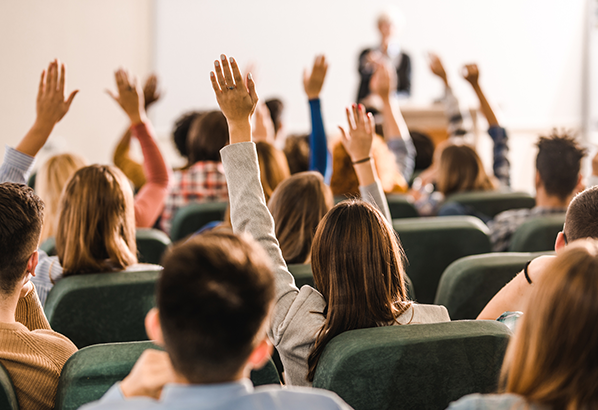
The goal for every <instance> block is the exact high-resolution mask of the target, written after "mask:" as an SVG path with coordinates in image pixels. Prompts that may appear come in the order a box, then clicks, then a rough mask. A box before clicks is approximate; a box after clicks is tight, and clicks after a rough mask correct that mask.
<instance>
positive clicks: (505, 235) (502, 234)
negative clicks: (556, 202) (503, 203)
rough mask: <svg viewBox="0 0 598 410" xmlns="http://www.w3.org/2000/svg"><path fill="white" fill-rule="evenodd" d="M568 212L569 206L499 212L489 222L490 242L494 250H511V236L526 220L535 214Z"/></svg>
mask: <svg viewBox="0 0 598 410" xmlns="http://www.w3.org/2000/svg"><path fill="white" fill-rule="evenodd" d="M565 212H567V208H543V207H539V206H536V207H534V208H532V209H511V210H508V211H504V212H501V213H499V214H498V215H496V216H495V217H494V219H493V220H491V221H490V222H488V228H490V242H491V243H492V251H493V252H505V251H507V250H509V245H510V243H511V237H512V236H513V234H514V233H515V231H516V230H517V228H519V227H520V226H521V225H523V223H524V222H526V221H527V220H528V219H530V218H532V217H534V216H540V215H550V214H559V213H565Z"/></svg>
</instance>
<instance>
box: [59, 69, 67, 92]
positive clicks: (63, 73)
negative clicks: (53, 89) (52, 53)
mask: <svg viewBox="0 0 598 410" xmlns="http://www.w3.org/2000/svg"><path fill="white" fill-rule="evenodd" d="M65 83H66V68H65V66H64V63H63V64H60V81H59V83H58V92H59V93H60V95H62V96H64V87H65Z"/></svg>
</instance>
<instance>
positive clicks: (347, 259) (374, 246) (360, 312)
mask: <svg viewBox="0 0 598 410" xmlns="http://www.w3.org/2000/svg"><path fill="white" fill-rule="evenodd" d="M404 261H405V255H404V252H403V248H402V247H401V244H400V242H399V238H398V236H397V234H396V233H395V231H394V230H393V228H392V226H391V225H390V224H389V223H388V221H387V220H386V219H385V218H384V216H383V215H382V214H381V213H380V212H379V211H378V210H377V209H376V208H374V207H373V206H372V205H370V204H368V203H366V202H363V201H359V200H348V201H343V202H341V203H339V204H337V205H336V206H335V207H334V208H332V209H331V210H330V212H328V213H327V214H326V216H325V217H324V219H322V221H321V222H320V225H319V226H318V229H317V231H316V235H315V237H314V241H313V243H312V248H311V266H312V271H313V275H314V283H315V285H316V287H317V288H318V290H319V291H320V292H322V295H323V296H324V299H325V300H326V303H327V307H326V311H325V312H324V314H325V315H326V319H325V321H324V325H323V326H322V328H321V329H320V331H319V332H318V334H317V336H316V341H315V343H314V347H313V349H312V351H311V353H310V354H309V357H308V359H307V363H308V375H307V379H308V381H313V378H314V374H315V372H316V366H317V364H318V361H319V359H320V356H321V355H322V352H323V351H324V348H325V347H326V344H327V343H328V342H329V341H330V340H331V339H332V338H334V337H335V336H337V335H338V334H340V333H342V332H345V331H347V330H353V329H362V328H368V327H375V326H385V325H391V324H393V323H395V321H396V320H397V318H398V317H399V316H400V315H401V314H403V313H404V312H406V311H407V310H408V309H409V307H410V306H411V304H410V302H408V300H409V298H408V296H407V290H406V287H405V280H404V278H405V273H404V268H403V264H404ZM405 302H407V303H405Z"/></svg>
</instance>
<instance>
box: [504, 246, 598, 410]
mask: <svg viewBox="0 0 598 410" xmlns="http://www.w3.org/2000/svg"><path fill="white" fill-rule="evenodd" d="M536 286H537V289H535V290H534V292H533V293H532V295H531V297H530V299H529V301H528V309H527V310H526V312H525V315H524V316H523V318H522V319H521V323H519V326H518V328H517V331H516V334H515V337H514V338H513V340H512V341H511V343H510V345H509V347H508V349H507V354H506V357H505V361H504V364H503V368H502V372H501V385H502V386H503V388H504V391H505V392H508V393H515V394H519V395H521V396H523V397H524V398H525V399H526V400H527V401H528V402H530V403H537V404H540V405H545V406H547V407H549V408H551V409H567V410H581V409H594V408H598V326H596V318H597V317H598V242H597V241H595V240H584V241H579V242H575V243H573V244H571V245H569V247H567V248H566V249H565V250H564V251H563V252H562V253H560V254H559V255H558V256H557V257H556V259H555V260H554V261H553V262H552V264H550V265H549V267H548V268H547V270H546V272H545V273H544V275H543V277H542V278H540V280H539V281H538V283H537V285H536Z"/></svg>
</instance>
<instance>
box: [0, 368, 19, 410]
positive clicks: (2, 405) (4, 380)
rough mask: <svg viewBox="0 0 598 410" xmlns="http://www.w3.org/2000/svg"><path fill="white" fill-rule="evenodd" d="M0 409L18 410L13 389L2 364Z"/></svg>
mask: <svg viewBox="0 0 598 410" xmlns="http://www.w3.org/2000/svg"><path fill="white" fill-rule="evenodd" d="M0 409H6V410H19V402H18V400H17V394H16V392H15V387H14V385H13V384H12V380H11V379H10V375H9V374H8V371H7V370H6V367H4V366H3V365H2V363H0Z"/></svg>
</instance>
